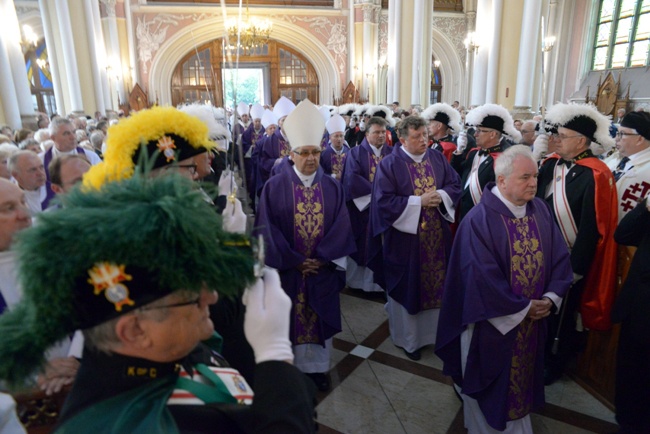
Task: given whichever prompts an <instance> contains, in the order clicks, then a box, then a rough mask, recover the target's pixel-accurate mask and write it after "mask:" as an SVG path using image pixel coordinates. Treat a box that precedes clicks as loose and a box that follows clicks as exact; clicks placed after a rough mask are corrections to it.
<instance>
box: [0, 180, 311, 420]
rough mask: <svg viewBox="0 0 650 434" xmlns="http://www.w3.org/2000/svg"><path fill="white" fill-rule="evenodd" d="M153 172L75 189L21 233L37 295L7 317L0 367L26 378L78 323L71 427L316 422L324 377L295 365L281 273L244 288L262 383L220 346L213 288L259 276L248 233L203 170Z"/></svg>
mask: <svg viewBox="0 0 650 434" xmlns="http://www.w3.org/2000/svg"><path fill="white" fill-rule="evenodd" d="M146 175H147V174H146V173H145V174H140V173H137V174H136V175H134V176H133V177H132V178H130V179H127V180H122V181H117V182H108V183H106V184H105V185H103V186H102V188H101V190H94V189H92V188H91V189H86V190H82V189H75V190H73V191H72V192H70V193H69V194H68V196H67V201H66V207H65V208H64V209H62V210H60V211H58V212H55V213H47V215H46V216H44V217H43V218H42V219H41V221H40V223H39V225H38V226H37V227H35V228H34V229H32V230H30V231H27V232H26V233H25V236H24V237H23V238H21V241H22V244H21V245H20V246H19V252H20V259H21V264H23V265H22V266H24V267H25V269H24V270H23V271H22V272H21V273H20V275H21V277H22V283H23V288H24V291H25V298H24V299H23V301H22V302H21V303H20V304H19V305H17V306H15V308H14V310H12V311H11V312H9V313H6V314H4V315H2V316H1V317H0V330H1V334H2V336H3V339H2V340H1V341H0V354H1V355H2V357H1V358H0V360H2V362H0V378H2V379H4V380H7V381H8V382H9V383H10V384H19V383H20V382H21V381H23V380H24V378H25V376H27V375H29V374H30V373H31V372H33V371H34V370H35V369H37V368H38V366H39V363H40V362H41V361H42V351H43V350H44V348H45V347H46V346H47V345H49V344H50V343H51V342H54V341H56V340H58V339H60V338H61V337H64V336H66V335H67V334H68V333H70V332H71V331H73V330H75V329H77V328H79V329H82V330H83V331H84V336H85V346H84V353H83V358H82V360H81V367H80V368H79V372H78V374H77V377H76V379H75V383H74V386H73V388H72V391H71V392H70V394H69V395H68V399H67V400H66V403H65V406H64V409H63V411H62V413H61V415H60V417H59V429H60V430H61V431H62V432H151V433H154V432H156V433H158V432H165V433H174V432H195V433H196V432H206V433H207V432H229V433H230V432H232V433H237V432H269V433H270V432H295V433H302V432H312V431H313V430H314V421H313V404H312V402H313V401H312V399H313V397H312V393H311V392H310V388H313V386H311V385H310V384H309V382H308V381H306V379H305V378H304V377H303V376H302V374H301V373H300V372H299V371H298V370H297V369H296V368H295V367H294V366H292V365H291V362H292V359H293V356H292V354H291V346H290V343H289V340H288V338H287V336H288V333H289V327H288V326H289V321H288V311H289V308H290V302H289V300H288V299H287V297H286V296H285V295H284V293H283V291H282V289H281V287H280V285H279V278H278V275H277V273H276V272H274V271H273V270H269V269H267V270H263V271H262V273H263V280H262V279H257V281H256V282H255V283H254V284H253V285H252V286H251V287H249V288H248V289H247V290H246V291H245V294H244V300H245V303H246V304H247V319H246V332H247V337H248V339H249V340H250V342H251V344H252V346H253V348H254V349H255V357H256V361H257V367H256V373H257V376H256V382H255V386H256V392H253V391H252V390H251V388H250V386H249V385H248V384H247V383H246V381H244V380H243V378H242V377H241V375H240V374H239V373H238V372H237V371H236V370H234V369H232V368H230V367H229V366H228V364H227V362H226V361H225V360H224V359H223V358H222V357H221V355H220V354H219V352H218V351H219V348H218V347H219V343H220V342H219V341H220V338H219V336H218V335H215V334H214V333H213V331H214V329H213V325H212V321H211V320H210V315H209V306H210V305H211V304H213V303H215V302H216V301H217V298H218V296H217V292H216V291H215V288H218V290H219V293H220V294H221V296H222V297H228V296H232V295H234V294H236V293H237V291H238V288H241V287H243V286H244V285H246V284H248V283H251V282H253V280H254V276H253V262H254V258H253V255H252V254H251V251H250V248H249V247H246V245H247V244H248V243H247V241H248V240H247V239H245V238H244V237H240V236H233V235H228V234H226V233H224V232H223V231H222V230H221V228H220V226H221V222H220V221H219V220H218V219H215V218H214V211H213V210H212V207H211V206H210V205H208V204H207V203H206V202H205V200H204V199H203V197H202V195H201V194H200V193H199V192H198V191H197V190H196V189H194V188H192V183H191V181H189V180H187V179H184V178H182V177H180V176H179V175H178V174H169V175H165V176H158V177H153V178H152V177H146ZM143 222H145V223H144V224H143ZM61 251H75V252H76V253H77V254H75V255H61ZM52 294H56V297H52ZM28 312H29V313H30V314H27V313H28Z"/></svg>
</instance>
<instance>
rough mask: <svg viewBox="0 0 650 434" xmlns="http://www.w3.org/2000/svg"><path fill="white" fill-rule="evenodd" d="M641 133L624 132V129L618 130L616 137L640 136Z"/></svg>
mask: <svg viewBox="0 0 650 434" xmlns="http://www.w3.org/2000/svg"><path fill="white" fill-rule="evenodd" d="M640 135H641V134H638V133H626V132H623V131H617V132H616V137H618V138H619V139H620V138H621V137H623V136H640Z"/></svg>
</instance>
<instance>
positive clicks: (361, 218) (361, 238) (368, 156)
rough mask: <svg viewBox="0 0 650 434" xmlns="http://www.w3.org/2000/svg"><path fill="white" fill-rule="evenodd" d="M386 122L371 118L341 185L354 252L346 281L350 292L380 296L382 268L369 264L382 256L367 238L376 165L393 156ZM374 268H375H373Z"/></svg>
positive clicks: (348, 159)
mask: <svg viewBox="0 0 650 434" xmlns="http://www.w3.org/2000/svg"><path fill="white" fill-rule="evenodd" d="M386 125H387V123H386V120H385V119H382V118H378V117H374V118H370V119H369V120H368V122H367V124H366V127H365V128H366V133H365V134H366V136H365V137H364V139H363V141H362V142H361V144H360V145H358V146H355V147H354V148H352V149H351V150H350V152H349V153H348V156H347V157H345V166H344V168H343V175H342V182H343V188H344V190H345V200H346V202H347V206H348V211H349V212H350V221H351V223H352V232H353V233H354V241H355V243H356V245H357V251H356V253H354V254H353V255H350V258H349V260H348V268H347V273H346V274H347V275H346V281H347V284H348V286H349V287H350V288H355V289H361V290H363V291H364V292H374V293H381V294H383V292H384V290H383V288H382V287H381V285H382V279H381V276H375V275H374V273H373V271H372V270H371V266H372V267H373V268H374V269H375V271H376V272H377V273H378V274H380V273H381V264H376V263H373V264H372V265H371V266H369V265H370V264H369V262H370V261H371V258H372V259H375V257H376V255H377V254H381V242H380V241H379V244H378V243H377V240H373V237H372V236H371V235H370V227H369V226H368V222H369V221H370V197H371V193H372V183H373V181H374V179H375V173H376V171H377V166H378V165H379V162H380V161H381V160H382V159H383V158H384V157H386V156H387V155H389V154H390V153H391V152H393V148H391V147H389V146H388V145H387V144H386ZM374 265H377V267H374Z"/></svg>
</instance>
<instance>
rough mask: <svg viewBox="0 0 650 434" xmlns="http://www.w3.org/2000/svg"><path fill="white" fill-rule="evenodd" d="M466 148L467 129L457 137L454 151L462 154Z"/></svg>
mask: <svg viewBox="0 0 650 434" xmlns="http://www.w3.org/2000/svg"><path fill="white" fill-rule="evenodd" d="M465 148H467V131H461V132H460V133H459V134H458V139H456V151H454V153H455V154H462V153H463V151H464V150H465Z"/></svg>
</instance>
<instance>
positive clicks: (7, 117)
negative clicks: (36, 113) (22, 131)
mask: <svg viewBox="0 0 650 434" xmlns="http://www.w3.org/2000/svg"><path fill="white" fill-rule="evenodd" d="M5 39H6V34H5V33H4V32H0V76H1V77H3V79H2V80H0V105H2V112H3V113H2V114H3V115H4V117H3V118H1V119H0V123H2V124H5V123H6V124H8V125H9V126H10V127H11V128H13V129H14V130H15V129H18V128H21V127H22V121H21V119H20V108H19V107H18V96H17V95H16V88H15V87H14V80H13V77H12V76H11V66H10V65H9V56H8V55H7V50H6V49H5V44H6V41H5Z"/></svg>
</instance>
